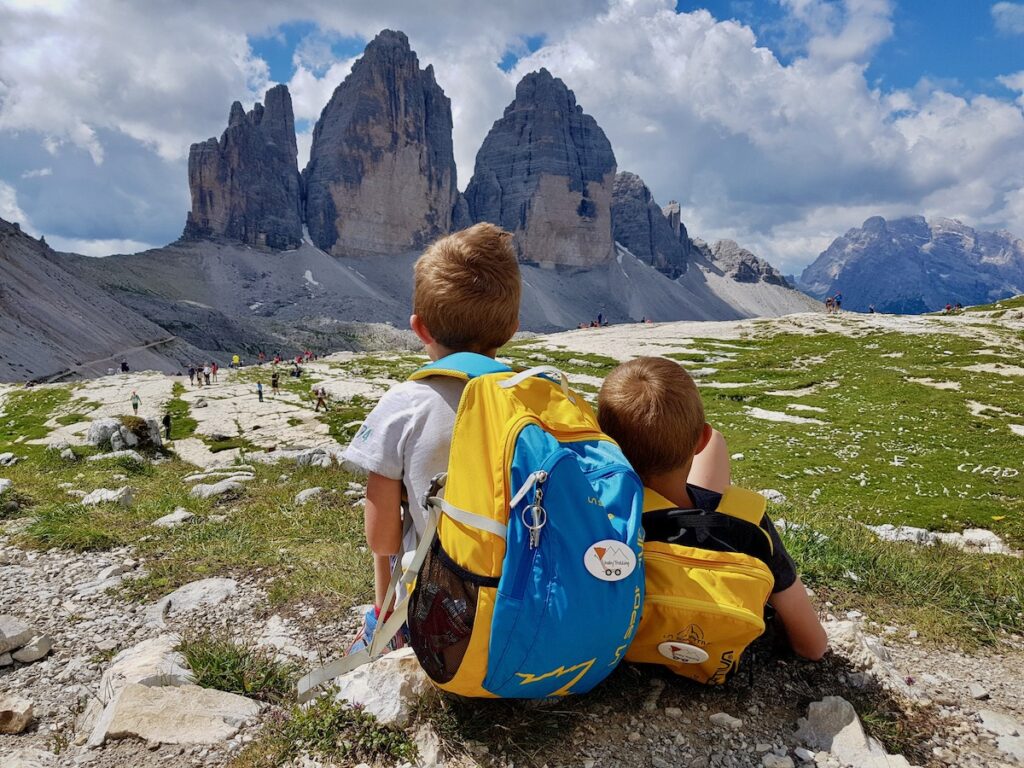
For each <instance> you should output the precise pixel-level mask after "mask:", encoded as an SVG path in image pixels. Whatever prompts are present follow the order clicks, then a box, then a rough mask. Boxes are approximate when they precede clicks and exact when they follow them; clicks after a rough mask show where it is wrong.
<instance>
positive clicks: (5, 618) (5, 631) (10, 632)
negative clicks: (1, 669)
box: [0, 614, 36, 653]
mask: <svg viewBox="0 0 1024 768" xmlns="http://www.w3.org/2000/svg"><path fill="white" fill-rule="evenodd" d="M35 634H36V632H35V630H34V629H32V627H30V626H29V625H28V624H26V623H25V622H23V621H22V620H21V619H17V618H15V617H14V616H10V615H8V614H0V653H7V652H8V651H14V650H17V649H18V648H21V646H23V645H25V643H27V642H28V641H29V640H31V639H32V638H33V637H34V636H35Z"/></svg>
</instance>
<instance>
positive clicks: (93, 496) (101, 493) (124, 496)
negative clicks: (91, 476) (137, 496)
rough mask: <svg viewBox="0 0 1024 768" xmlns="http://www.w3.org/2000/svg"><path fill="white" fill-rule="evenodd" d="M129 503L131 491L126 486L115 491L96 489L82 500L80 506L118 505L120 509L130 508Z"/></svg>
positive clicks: (130, 501)
mask: <svg viewBox="0 0 1024 768" xmlns="http://www.w3.org/2000/svg"><path fill="white" fill-rule="evenodd" d="M131 503H132V489H131V488H130V487H129V486H127V485H126V486H123V487H121V488H118V489H117V490H116V491H115V490H110V489H109V488H97V489H96V490H95V491H93V492H92V493H87V494H86V495H85V496H84V497H83V498H82V504H84V505H85V506H87V507H88V506H93V505H95V504H120V505H121V506H122V507H128V506H131Z"/></svg>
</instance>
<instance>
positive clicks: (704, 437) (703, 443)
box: [693, 421, 715, 456]
mask: <svg viewBox="0 0 1024 768" xmlns="http://www.w3.org/2000/svg"><path fill="white" fill-rule="evenodd" d="M714 433H715V430H714V429H713V428H712V426H711V425H710V424H708V423H707V422H706V421H705V422H704V431H703V432H701V435H700V440H699V441H698V442H697V450H695V451H694V452H693V455H694V456H696V455H697V454H698V453H700V452H701V451H703V450H704V449H705V448H707V447H708V443H710V442H711V436H712V435H713V434H714Z"/></svg>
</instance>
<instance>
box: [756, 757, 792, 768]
mask: <svg viewBox="0 0 1024 768" xmlns="http://www.w3.org/2000/svg"><path fill="white" fill-rule="evenodd" d="M761 765H763V766H764V768H793V758H791V757H779V756H778V755H765V756H764V757H762V758H761Z"/></svg>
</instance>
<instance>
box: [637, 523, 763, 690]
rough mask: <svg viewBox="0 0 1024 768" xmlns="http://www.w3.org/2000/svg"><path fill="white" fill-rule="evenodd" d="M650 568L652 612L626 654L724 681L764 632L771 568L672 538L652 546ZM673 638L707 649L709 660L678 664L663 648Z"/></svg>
mask: <svg viewBox="0 0 1024 768" xmlns="http://www.w3.org/2000/svg"><path fill="white" fill-rule="evenodd" d="M644 567H645V569H646V583H647V596H646V598H645V601H644V612H643V616H642V618H641V619H640V628H639V629H638V631H637V635H636V638H635V639H634V640H633V643H632V644H631V645H630V647H629V650H628V651H627V652H626V659H627V660H629V661H634V662H642V663H649V664H663V665H665V666H667V667H669V668H670V669H672V671H673V672H675V673H676V674H679V675H682V676H684V677H689V678H691V679H693V680H697V681H698V682H701V683H713V684H714V683H722V682H724V681H725V678H726V676H727V675H728V674H729V673H730V672H731V671H732V669H734V668H735V666H736V665H737V664H738V663H739V660H740V657H741V656H742V654H743V650H744V649H745V648H746V646H747V645H748V644H749V643H751V642H752V641H753V640H754V639H756V638H757V637H758V636H760V635H761V633H762V632H764V619H763V610H764V604H765V603H766V602H767V600H768V597H769V595H770V594H771V589H772V586H773V584H774V579H773V577H772V574H771V571H770V570H769V569H768V567H767V566H766V565H765V564H764V563H762V562H761V561H760V560H758V559H757V558H754V557H750V556H749V555H744V554H740V553H736V552H709V551H708V550H702V549H696V548H694V547H684V546H680V545H677V544H666V543H664V542H648V543H646V544H644ZM666 641H679V642H684V643H687V644H689V645H692V646H694V647H697V648H700V649H701V650H703V651H704V652H705V653H707V654H708V658H707V660H705V661H703V662H700V663H683V662H679V661H673V660H671V659H669V658H666V657H665V656H664V655H662V654H661V653H660V652H659V651H658V646H659V645H660V644H661V643H664V642H666Z"/></svg>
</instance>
